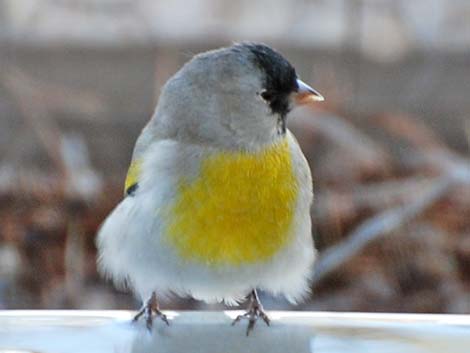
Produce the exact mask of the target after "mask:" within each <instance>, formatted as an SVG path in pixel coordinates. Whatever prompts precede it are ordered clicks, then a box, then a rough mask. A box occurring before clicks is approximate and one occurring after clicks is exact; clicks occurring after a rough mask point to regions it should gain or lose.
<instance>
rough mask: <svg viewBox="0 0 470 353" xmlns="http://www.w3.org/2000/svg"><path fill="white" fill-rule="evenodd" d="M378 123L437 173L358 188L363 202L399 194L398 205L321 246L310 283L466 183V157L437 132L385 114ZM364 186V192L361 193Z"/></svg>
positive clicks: (469, 179) (469, 171) (469, 172)
mask: <svg viewBox="0 0 470 353" xmlns="http://www.w3.org/2000/svg"><path fill="white" fill-rule="evenodd" d="M313 120H316V119H312V121H313ZM382 123H384V125H386V127H388V128H389V130H391V131H393V132H394V133H396V134H398V135H400V136H401V137H403V138H404V139H406V140H407V141H409V142H411V143H412V144H413V145H414V147H415V149H414V151H413V153H412V157H413V158H412V160H418V161H419V162H418V164H420V165H421V166H422V165H423V164H424V165H425V166H428V167H430V168H432V169H434V170H436V171H437V172H438V173H439V174H440V176H439V177H437V178H435V179H434V180H435V181H431V180H429V179H427V180H426V179H423V180H422V181H417V180H414V179H408V180H406V181H400V182H392V183H384V184H381V185H379V187H378V188H377V189H375V190H374V187H370V186H368V187H366V188H365V189H363V190H360V191H361V193H359V195H360V196H356V199H359V200H360V201H362V202H363V203H364V202H365V203H366V204H369V205H371V204H373V205H374V206H377V204H378V203H380V201H379V202H378V201H377V200H380V199H382V198H386V197H387V196H389V197H390V196H394V197H396V196H400V197H401V198H402V200H401V203H402V205H401V206H397V207H393V208H390V209H387V210H385V211H383V212H380V213H379V214H377V215H375V216H374V217H372V218H370V219H368V220H366V221H365V222H363V223H362V224H361V225H359V226H358V227H357V228H356V229H355V230H354V231H353V232H352V233H351V234H350V235H349V236H347V238H346V240H345V241H343V242H341V243H339V244H338V245H334V246H332V247H330V248H328V249H327V250H325V251H324V252H323V254H322V255H321V256H320V258H319V260H318V261H317V264H316V267H315V273H314V277H313V285H316V284H318V283H319V282H320V281H321V280H322V279H323V278H324V277H325V276H327V275H328V274H329V273H331V272H332V271H334V270H335V269H336V268H338V267H339V266H341V265H342V264H344V263H345V262H347V261H348V260H350V259H351V258H352V257H354V256H355V255H357V254H358V253H359V252H360V251H362V249H364V248H365V247H366V246H367V245H368V244H369V243H371V242H372V241H374V240H376V239H378V238H380V237H382V236H384V235H386V234H389V233H391V232H393V231H395V230H397V229H399V228H400V227H402V226H403V225H405V224H406V223H407V222H409V221H411V220H412V219H414V218H415V217H417V216H418V215H420V214H421V213H422V212H424V211H425V210H426V209H427V208H429V207H431V206H432V205H433V204H434V203H435V202H437V201H438V200H439V199H440V198H441V197H443V196H444V195H445V194H446V193H447V191H448V190H449V188H450V187H451V186H454V185H457V184H463V185H466V186H469V185H470V160H468V159H465V158H462V157H460V156H458V155H457V154H456V153H454V152H452V151H451V150H450V149H448V148H447V147H446V146H445V145H443V144H442V143H440V141H439V139H438V138H437V136H435V135H434V134H433V133H432V131H430V130H429V129H427V128H426V127H425V126H422V125H420V124H418V123H416V122H413V121H408V120H407V119H400V117H397V119H396V120H392V119H388V118H386V119H384V120H383V121H382ZM336 138H338V136H336ZM417 183H419V184H420V185H417ZM390 186H392V187H390ZM423 186H424V189H425V190H426V191H425V192H423V193H422V194H421V195H418V196H417V195H416V194H415V192H414V190H416V189H414V188H415V187H420V188H421V189H423ZM365 190H366V191H367V192H366V193H365V194H364V193H363V192H364V191H365ZM382 201H384V200H382ZM345 210H346V211H347V210H348V209H347V208H345Z"/></svg>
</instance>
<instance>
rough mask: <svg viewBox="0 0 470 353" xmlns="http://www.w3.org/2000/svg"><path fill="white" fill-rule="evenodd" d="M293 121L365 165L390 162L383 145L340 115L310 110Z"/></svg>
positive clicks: (382, 164)
mask: <svg viewBox="0 0 470 353" xmlns="http://www.w3.org/2000/svg"><path fill="white" fill-rule="evenodd" d="M312 115H314V116H312ZM292 123H293V125H294V127H295V126H299V127H300V128H301V129H305V130H307V131H308V132H310V133H311V134H320V135H321V136H323V137H324V138H325V139H327V140H328V141H329V142H330V143H332V144H334V145H337V146H339V147H341V148H342V149H344V150H346V151H348V153H349V154H351V155H352V156H353V158H355V159H356V160H358V161H360V162H362V163H364V164H365V165H374V166H375V165H381V166H385V165H387V164H388V163H387V159H388V154H387V153H386V152H385V150H384V149H383V148H382V146H380V145H379V144H377V143H376V142H375V141H373V140H372V139H371V138H369V137H368V136H367V135H365V134H364V133H362V132H361V131H360V130H359V129H357V128H356V127H354V126H353V125H352V124H350V123H349V122H347V121H346V120H344V118H342V117H340V116H336V115H334V114H332V113H326V112H315V113H311V112H309V114H298V115H297V116H296V117H295V119H292Z"/></svg>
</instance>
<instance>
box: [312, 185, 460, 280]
mask: <svg viewBox="0 0 470 353" xmlns="http://www.w3.org/2000/svg"><path fill="white" fill-rule="evenodd" d="M454 182H455V180H454V179H452V178H450V177H445V178H439V179H438V180H437V181H436V182H435V183H434V185H433V186H432V187H431V188H429V189H430V190H428V191H427V192H425V193H423V194H422V195H421V197H419V198H416V199H415V201H414V202H411V203H408V204H406V205H405V206H399V207H395V208H392V209H389V210H386V211H384V212H382V213H379V214H378V215H376V216H374V217H372V218H370V219H368V220H367V221H365V222H364V223H362V224H361V225H359V227H357V228H356V230H354V231H353V232H352V233H351V234H350V235H349V236H348V237H347V240H345V241H344V242H342V243H340V244H338V245H335V246H332V247H330V248H328V249H327V250H325V252H324V253H323V254H322V255H321V257H320V258H319V260H318V261H317V264H316V267H315V273H314V276H313V285H314V286H315V285H316V284H318V282H319V281H320V280H321V279H323V278H324V277H325V276H326V275H328V274H330V273H331V272H332V271H334V270H335V269H336V268H338V267H339V266H340V265H342V264H343V263H345V262H347V261H348V260H349V259H351V258H352V257H354V256H355V255H357V254H358V253H359V252H360V251H361V250H362V249H363V248H364V247H365V246H366V245H368V244H369V243H370V242H372V241H374V240H376V239H378V238H379V237H381V236H384V235H386V234H388V233H390V232H392V231H394V230H396V229H398V228H399V227H401V226H403V225H404V224H406V223H407V222H409V221H410V220H412V219H413V218H415V217H416V216H418V215H419V214H420V213H422V212H423V211H425V210H426V209H427V208H428V207H430V206H431V205H432V204H433V203H434V202H435V201H437V200H438V199H439V198H440V197H442V196H443V195H444V194H445V193H446V192H447V190H448V189H449V187H450V186H451V185H452V184H453V183H454Z"/></svg>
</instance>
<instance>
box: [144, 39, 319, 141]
mask: <svg viewBox="0 0 470 353" xmlns="http://www.w3.org/2000/svg"><path fill="white" fill-rule="evenodd" d="M308 99H312V100H323V97H322V96H321V95H320V94H319V93H318V92H316V91H315V90H313V89H312V88H310V87H309V86H307V85H306V84H304V83H303V82H302V81H300V80H299V79H298V78H297V74H296V72H295V69H294V68H293V67H292V65H291V64H290V63H289V62H288V61H287V60H286V59H284V58H283V57H282V56H281V55H280V54H279V53H277V52H276V51H274V50H273V49H271V48H269V47H268V46H266V45H263V44H253V43H243V44H236V45H234V46H232V47H228V48H222V49H218V50H213V51H209V52H206V53H202V54H199V55H196V56H195V57H194V58H193V59H191V60H190V61H189V62H188V63H186V64H185V65H184V66H183V67H182V68H181V69H180V70H179V71H178V72H177V73H176V74H175V75H174V76H173V77H172V78H171V79H170V80H169V81H168V82H167V83H166V84H165V86H164V87H163V90H162V93H161V96H160V99H159V103H158V106H157V109H156V112H155V115H154V117H153V119H152V120H151V122H150V124H149V129H147V130H151V132H152V133H153V134H154V136H156V137H158V138H172V139H176V140H180V141H187V142H191V143H198V144H205V145H210V146H215V147H219V148H227V149H257V148H259V147H260V146H263V145H266V144H269V143H272V142H273V141H275V140H276V139H277V138H279V136H282V135H283V134H285V132H286V128H285V124H286V118H287V115H288V113H289V111H290V110H291V108H292V107H293V105H294V104H296V103H297V104H300V103H302V102H305V101H306V100H308ZM149 132H150V131H149Z"/></svg>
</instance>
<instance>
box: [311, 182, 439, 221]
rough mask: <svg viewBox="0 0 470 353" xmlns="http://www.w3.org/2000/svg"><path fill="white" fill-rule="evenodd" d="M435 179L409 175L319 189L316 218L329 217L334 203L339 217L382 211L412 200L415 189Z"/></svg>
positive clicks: (324, 219) (422, 188) (428, 184)
mask: <svg viewBox="0 0 470 353" xmlns="http://www.w3.org/2000/svg"><path fill="white" fill-rule="evenodd" d="M434 182H435V178H424V177H410V178H408V179H405V180H391V181H385V182H381V183H374V184H367V185H360V186H357V187H354V188H353V189H348V190H341V191H334V190H329V191H326V192H322V191H319V192H317V193H316V195H315V203H316V205H317V207H316V214H315V220H316V221H317V222H324V221H327V220H328V218H329V217H330V213H331V212H332V211H331V208H332V207H334V212H335V216H336V217H338V218H340V219H345V218H349V217H354V216H355V215H357V214H358V213H360V211H361V210H375V211H381V210H384V209H386V208H388V207H391V206H393V205H396V204H405V203H409V202H411V201H412V200H413V199H414V198H415V196H416V190H426V189H428V188H429V187H431V185H432V184H433V183H434ZM348 205H349V206H348Z"/></svg>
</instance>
